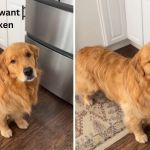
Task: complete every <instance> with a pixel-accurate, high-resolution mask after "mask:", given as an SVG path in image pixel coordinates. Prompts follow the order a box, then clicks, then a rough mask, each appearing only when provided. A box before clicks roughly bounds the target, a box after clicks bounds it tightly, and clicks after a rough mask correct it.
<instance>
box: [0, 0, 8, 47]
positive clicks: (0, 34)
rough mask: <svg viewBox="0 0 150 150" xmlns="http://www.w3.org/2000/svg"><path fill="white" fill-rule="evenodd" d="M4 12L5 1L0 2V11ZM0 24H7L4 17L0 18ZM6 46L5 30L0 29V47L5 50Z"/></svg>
mask: <svg viewBox="0 0 150 150" xmlns="http://www.w3.org/2000/svg"><path fill="white" fill-rule="evenodd" d="M2 10H6V0H2V1H1V2H0V11H2ZM0 23H7V19H6V16H1V17H0ZM6 46H7V29H6V28H0V47H1V48H5V47H6Z"/></svg>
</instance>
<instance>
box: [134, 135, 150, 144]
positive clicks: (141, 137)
mask: <svg viewBox="0 0 150 150" xmlns="http://www.w3.org/2000/svg"><path fill="white" fill-rule="evenodd" d="M135 139H136V141H137V142H139V143H146V142H148V137H147V135H146V134H143V135H136V136H135Z"/></svg>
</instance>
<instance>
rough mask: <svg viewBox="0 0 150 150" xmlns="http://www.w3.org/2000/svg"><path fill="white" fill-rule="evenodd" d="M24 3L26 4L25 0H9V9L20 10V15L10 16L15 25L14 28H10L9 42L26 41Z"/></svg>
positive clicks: (9, 19)
mask: <svg viewBox="0 0 150 150" xmlns="http://www.w3.org/2000/svg"><path fill="white" fill-rule="evenodd" d="M22 5H25V1H24V0H16V1H14V0H7V9H8V10H20V16H9V17H8V22H11V23H13V25H14V27H13V28H12V29H8V44H12V43H14V42H24V41H25V20H22Z"/></svg>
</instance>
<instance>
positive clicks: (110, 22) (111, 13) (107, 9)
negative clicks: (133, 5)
mask: <svg viewBox="0 0 150 150" xmlns="http://www.w3.org/2000/svg"><path fill="white" fill-rule="evenodd" d="M98 4H99V13H100V23H101V24H102V28H103V33H104V34H105V35H106V39H105V43H106V46H108V45H111V44H114V43H117V42H119V41H122V40H124V39H126V38H127V36H126V18H125V2H124V0H98Z"/></svg>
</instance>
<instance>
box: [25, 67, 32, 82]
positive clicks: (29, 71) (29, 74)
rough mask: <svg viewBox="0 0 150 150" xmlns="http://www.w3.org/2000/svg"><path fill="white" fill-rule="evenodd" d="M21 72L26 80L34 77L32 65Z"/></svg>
mask: <svg viewBox="0 0 150 150" xmlns="http://www.w3.org/2000/svg"><path fill="white" fill-rule="evenodd" d="M23 73H24V75H25V77H26V80H27V81H31V80H33V79H34V72H33V69H32V67H26V68H24V69H23Z"/></svg>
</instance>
